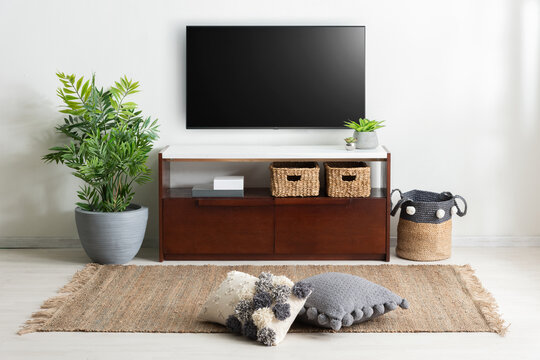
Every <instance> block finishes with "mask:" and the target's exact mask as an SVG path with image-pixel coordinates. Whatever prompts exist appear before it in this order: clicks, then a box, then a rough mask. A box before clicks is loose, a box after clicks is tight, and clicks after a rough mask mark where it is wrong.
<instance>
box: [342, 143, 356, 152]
mask: <svg viewBox="0 0 540 360" xmlns="http://www.w3.org/2000/svg"><path fill="white" fill-rule="evenodd" d="M345 149H347V151H354V150H355V149H356V146H355V145H354V143H350V144H345Z"/></svg>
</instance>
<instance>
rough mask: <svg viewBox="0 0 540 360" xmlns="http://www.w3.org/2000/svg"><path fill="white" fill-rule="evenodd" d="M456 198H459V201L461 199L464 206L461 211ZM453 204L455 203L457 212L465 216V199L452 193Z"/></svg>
mask: <svg viewBox="0 0 540 360" xmlns="http://www.w3.org/2000/svg"><path fill="white" fill-rule="evenodd" d="M456 199H459V200H461V201H463V205H464V206H465V208H464V209H463V211H461V209H460V208H459V204H458V202H457V201H456ZM454 204H456V207H457V214H458V215H459V216H460V217H461V216H465V215H467V202H466V201H465V199H464V198H463V197H461V196H459V195H454Z"/></svg>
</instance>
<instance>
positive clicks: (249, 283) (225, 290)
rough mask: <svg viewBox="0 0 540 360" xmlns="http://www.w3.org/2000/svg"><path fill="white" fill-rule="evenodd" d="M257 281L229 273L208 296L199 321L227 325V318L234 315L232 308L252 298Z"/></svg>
mask: <svg viewBox="0 0 540 360" xmlns="http://www.w3.org/2000/svg"><path fill="white" fill-rule="evenodd" d="M257 280H258V279H257V278H256V277H255V276H252V275H249V274H246V273H243V272H240V271H230V272H229V273H228V274H227V278H226V279H225V280H224V281H223V282H222V283H221V285H219V287H218V288H217V289H216V290H215V291H214V292H213V293H211V294H210V295H209V296H208V299H207V300H206V303H205V304H204V306H203V308H202V310H201V312H200V313H199V319H201V320H204V321H210V322H215V323H218V324H221V325H224V326H225V325H227V318H228V317H229V315H231V314H234V308H235V307H236V305H237V304H238V303H239V302H240V300H243V299H245V298H246V299H247V298H253V295H255V282H257Z"/></svg>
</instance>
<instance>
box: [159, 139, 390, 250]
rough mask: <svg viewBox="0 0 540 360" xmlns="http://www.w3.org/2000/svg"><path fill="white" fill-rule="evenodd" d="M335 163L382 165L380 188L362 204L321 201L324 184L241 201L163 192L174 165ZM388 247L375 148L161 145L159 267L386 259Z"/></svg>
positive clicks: (386, 189)
mask: <svg viewBox="0 0 540 360" xmlns="http://www.w3.org/2000/svg"><path fill="white" fill-rule="evenodd" d="M340 160H351V161H353V160H361V161H368V162H372V164H373V163H381V166H380V174H379V175H380V177H381V181H380V182H381V186H379V187H374V188H372V189H371V196H370V197H367V198H331V197H327V196H325V193H326V192H325V189H324V186H322V189H321V192H320V194H321V196H318V197H308V198H274V197H272V195H271V193H270V189H268V188H246V189H245V196H244V197H243V198H194V197H192V196H191V188H171V186H170V184H171V181H170V179H171V171H170V169H171V163H173V162H177V161H183V162H246V161H250V162H267V163H269V162H272V161H321V162H322V161H340ZM322 171H324V169H321V172H322ZM268 176H270V172H269V173H268ZM372 178H373V175H372ZM322 184H324V181H323V182H322V183H321V185H322ZM389 245H390V152H389V151H388V150H387V149H386V148H384V147H382V146H379V147H378V148H376V149H373V150H356V151H346V150H345V149H344V147H343V146H337V145H336V146H332V145H331V146H326V145H321V146H259V147H254V146H213V147H207V146H204V147H199V146H168V147H166V148H164V149H163V150H161V152H160V153H159V260H160V261H163V260H277V259H280V260H301V259H302V260H306V259H318V260H323V259H340V260H360V259H362V260H366V259H369V260H385V261H389V258H390V252H389Z"/></svg>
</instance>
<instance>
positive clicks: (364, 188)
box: [324, 161, 371, 197]
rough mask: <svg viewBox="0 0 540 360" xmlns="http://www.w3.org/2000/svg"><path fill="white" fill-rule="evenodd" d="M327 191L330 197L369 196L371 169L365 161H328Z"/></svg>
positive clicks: (326, 165)
mask: <svg viewBox="0 0 540 360" xmlns="http://www.w3.org/2000/svg"><path fill="white" fill-rule="evenodd" d="M324 169H325V170H326V192H327V193H328V196H330V197H368V196H369V195H370V194H371V171H370V168H369V167H368V166H367V164H366V163H365V162H363V161H348V162H327V163H324Z"/></svg>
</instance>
